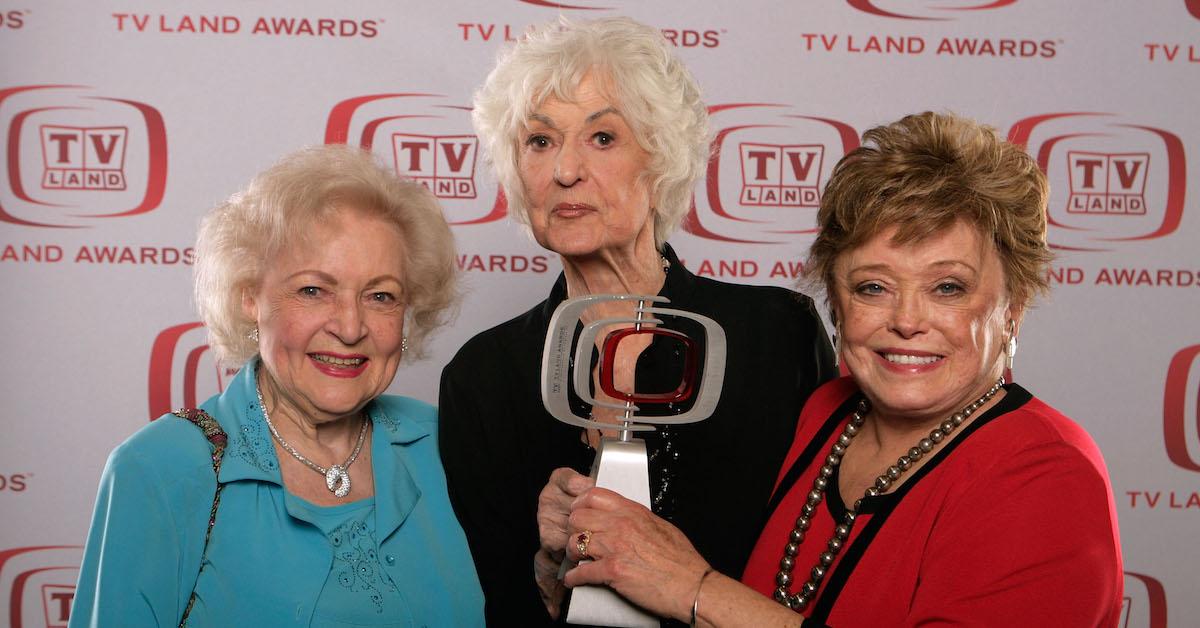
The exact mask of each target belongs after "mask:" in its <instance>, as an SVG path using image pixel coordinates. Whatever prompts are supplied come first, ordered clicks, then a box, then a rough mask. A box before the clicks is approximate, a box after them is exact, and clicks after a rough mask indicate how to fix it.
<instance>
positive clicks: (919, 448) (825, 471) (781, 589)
mask: <svg viewBox="0 0 1200 628" xmlns="http://www.w3.org/2000/svg"><path fill="white" fill-rule="evenodd" d="M1003 385H1004V378H1003V377H1001V378H1000V379H998V380H996V383H995V384H993V385H992V387H991V388H989V389H988V391H987V392H986V393H983V396H982V397H980V398H978V399H976V400H975V401H972V402H971V403H970V405H968V406H967V407H965V408H963V409H962V410H961V411H959V412H958V413H956V414H954V416H951V417H950V418H948V419H946V420H945V421H942V423H941V425H939V426H938V427H935V428H933V430H932V431H931V432H929V436H928V437H927V438H922V439H921V440H920V442H918V443H917V445H916V446H915V447H913V448H911V449H909V450H908V453H906V454H905V455H903V456H900V458H898V459H897V460H896V464H894V465H892V466H890V467H888V468H887V470H885V471H884V472H883V473H882V474H880V475H879V477H877V478H875V483H874V484H873V485H871V486H870V487H868V488H867V490H866V491H865V492H864V493H863V496H862V497H861V498H859V499H857V500H855V502H854V506H852V507H850V508H847V509H846V514H845V515H843V517H842V523H841V524H839V525H838V526H837V527H835V528H834V530H833V536H832V537H830V539H829V542H828V543H827V545H826V549H827V551H825V552H822V553H821V556H820V557H819V558H818V562H817V564H816V565H814V566H813V568H812V571H811V572H809V578H808V580H807V581H806V582H805V583H804V585H803V586H801V587H800V591H799V592H798V593H791V592H790V591H789V589H790V588H791V585H792V581H793V579H792V570H793V569H795V567H796V554H797V553H799V551H800V544H801V543H803V542H804V536H805V533H806V532H808V527H809V526H810V525H811V524H812V518H813V516H814V515H815V514H816V512H817V506H818V505H819V504H820V503H821V500H822V498H824V497H825V491H827V490H828V489H829V484H830V483H831V479H832V476H833V471H834V467H837V466H838V465H840V464H841V463H842V456H844V455H845V454H846V448H847V447H849V446H850V442H851V441H852V440H854V437H855V436H857V435H858V432H859V430H860V429H861V428H862V425H863V423H864V422H865V420H866V416H867V412H868V411H870V408H871V404H870V403H868V402H867V400H866V399H863V400H862V401H860V402H859V404H858V409H857V410H855V411H854V416H852V417H850V421H849V422H848V423H846V428H845V429H844V430H843V431H842V434H841V436H838V438H837V440H836V441H834V443H833V447H832V448H830V450H829V455H828V456H827V457H826V458H825V464H823V465H821V469H820V470H819V471H818V472H817V477H816V478H815V479H813V488H812V490H811V491H809V493H808V496H807V499H806V501H805V503H804V506H803V507H802V508H801V509H800V516H799V517H797V518H796V525H795V526H794V527H793V528H792V532H791V534H789V535H788V542H787V545H785V546H784V548H783V558H782V559H780V561H779V573H777V574H775V586H776V588H775V595H774V597H775V601H776V602H779V603H780V604H783V605H784V606H786V607H788V608H790V609H792V610H794V611H796V612H797V613H799V612H801V611H803V610H804V609H805V608H807V607H808V605H809V603H810V602H812V600H813V597H815V596H816V595H817V589H819V588H820V587H821V581H822V580H824V579H825V576H826V574H827V573H828V570H829V567H830V565H832V564H833V560H834V559H835V558H837V555H838V554H839V553H841V551H842V546H843V545H844V544H845V543H846V539H848V538H849V537H850V530H852V529H853V528H854V519H855V518H856V517H857V516H858V509H859V508H860V507H861V506H862V501H863V499H865V498H869V497H877V496H879V495H881V494H883V492H884V491H886V490H888V487H890V486H891V485H892V484H895V483H896V481H897V480H899V479H900V477H901V476H902V475H904V472H905V471H908V470H909V469H910V468H912V466H913V465H914V464H915V463H916V462H917V461H918V460H920V459H921V458H923V457H924V456H925V455H926V454H928V453H929V452H931V451H933V448H934V447H937V446H938V444H939V443H941V442H942V441H944V440H945V439H946V438H947V437H948V436H950V433H951V432H953V431H954V430H956V429H958V427H959V426H960V425H962V424H963V422H964V421H966V420H967V418H968V417H970V416H971V415H972V414H974V413H975V411H976V410H978V409H979V408H981V407H982V406H983V404H985V403H987V402H988V400H989V399H991V398H992V397H994V396H995V395H996V393H997V392H999V391H1000V387H1001V386H1003Z"/></svg>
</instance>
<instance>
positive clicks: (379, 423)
mask: <svg viewBox="0 0 1200 628" xmlns="http://www.w3.org/2000/svg"><path fill="white" fill-rule="evenodd" d="M258 365H259V360H258V358H257V357H254V358H251V359H250V361H249V362H247V363H246V364H244V365H243V366H242V368H241V370H239V371H238V374H237V375H236V376H235V377H234V378H233V380H232V381H231V382H230V383H229V387H228V388H226V389H225V390H224V391H223V392H222V393H221V394H220V395H217V396H215V397H212V398H210V399H209V400H208V401H206V402H204V404H202V405H201V408H203V409H204V410H205V411H206V412H208V413H209V414H210V415H212V416H213V418H215V419H216V420H217V422H218V423H220V424H221V429H223V430H225V433H226V434H227V435H228V437H229V442H228V445H226V449H225V457H224V459H223V460H222V461H221V474H220V477H219V478H218V479H219V480H220V481H221V482H222V483H225V482H236V481H239V480H257V481H261V482H270V483H272V484H278V485H280V486H282V485H283V477H282V476H281V475H280V474H279V458H278V456H277V455H276V453H275V445H274V442H273V441H272V439H271V432H270V431H269V430H268V429H267V424H266V420H265V419H264V418H263V412H262V407H261V406H259V404H258V390H257V387H256V384H255V379H254V373H255V370H256V369H257V367H258ZM385 406H390V407H385ZM366 410H367V416H369V417H371V440H372V443H373V445H372V455H373V457H374V458H375V459H376V460H378V459H379V458H380V456H383V457H384V458H386V457H387V456H385V455H384V454H385V453H386V449H384V448H385V447H387V446H392V445H400V446H403V445H410V444H412V443H414V442H416V441H418V440H421V439H422V438H425V437H426V436H429V435H430V432H429V430H428V429H427V428H425V427H423V426H422V425H421V424H419V423H417V422H416V421H406V420H403V417H402V416H400V414H399V407H397V406H396V405H395V404H383V403H379V402H378V401H372V402H371V403H370V404H368V405H367V408H366ZM376 452H378V455H376Z"/></svg>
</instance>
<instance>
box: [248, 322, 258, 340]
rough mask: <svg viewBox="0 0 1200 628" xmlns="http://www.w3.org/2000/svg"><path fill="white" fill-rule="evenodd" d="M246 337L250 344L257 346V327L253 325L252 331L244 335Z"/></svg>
mask: <svg viewBox="0 0 1200 628" xmlns="http://www.w3.org/2000/svg"><path fill="white" fill-rule="evenodd" d="M246 337H247V338H249V339H250V342H253V343H254V344H258V325H255V326H254V329H251V330H250V333H248V334H246Z"/></svg>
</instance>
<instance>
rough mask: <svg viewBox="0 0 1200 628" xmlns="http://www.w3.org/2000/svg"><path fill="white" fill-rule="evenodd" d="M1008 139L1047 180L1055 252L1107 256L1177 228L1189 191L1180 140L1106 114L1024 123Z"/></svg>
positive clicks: (1036, 118) (1040, 117)
mask: <svg viewBox="0 0 1200 628" xmlns="http://www.w3.org/2000/svg"><path fill="white" fill-rule="evenodd" d="M1008 139H1009V140H1010V141H1013V142H1015V143H1017V144H1021V145H1024V146H1026V147H1027V149H1028V151H1029V153H1030V154H1031V155H1033V156H1034V157H1035V158H1036V159H1037V162H1038V165H1039V166H1040V167H1041V168H1042V170H1043V171H1045V172H1046V175H1047V176H1048V177H1049V178H1050V189H1051V190H1052V192H1051V194H1052V195H1051V198H1050V207H1049V211H1048V212H1047V221H1048V223H1049V240H1050V245H1051V246H1052V247H1055V248H1060V249H1068V250H1079V251H1104V250H1110V249H1112V248H1113V247H1114V246H1117V245H1119V244H1121V243H1126V242H1136V241H1140V240H1152V239H1155V238H1161V237H1165V236H1168V235H1170V234H1172V233H1174V232H1175V230H1176V229H1178V228H1179V223H1180V221H1181V220H1182V218H1183V208H1184V198H1185V193H1186V190H1187V180H1186V171H1187V166H1186V155H1185V153H1184V148H1183V142H1182V141H1181V140H1180V139H1179V136H1178V135H1175V134H1174V133H1172V132H1170V131H1168V130H1166V129H1161V128H1157V127H1153V126H1148V125H1145V124H1139V123H1134V122H1126V121H1123V120H1122V119H1121V118H1120V117H1118V116H1116V115H1114V114H1108V113H1090V112H1064V113H1049V114H1043V115H1038V116H1032V117H1029V118H1025V119H1024V120H1021V121H1019V122H1017V123H1016V124H1015V125H1013V127H1012V129H1011V130H1010V131H1009V134H1008Z"/></svg>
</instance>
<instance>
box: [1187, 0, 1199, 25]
mask: <svg viewBox="0 0 1200 628" xmlns="http://www.w3.org/2000/svg"><path fill="white" fill-rule="evenodd" d="M1184 5H1185V6H1187V10H1188V13H1191V14H1192V17H1194V18H1196V19H1197V20H1200V0H1184Z"/></svg>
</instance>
